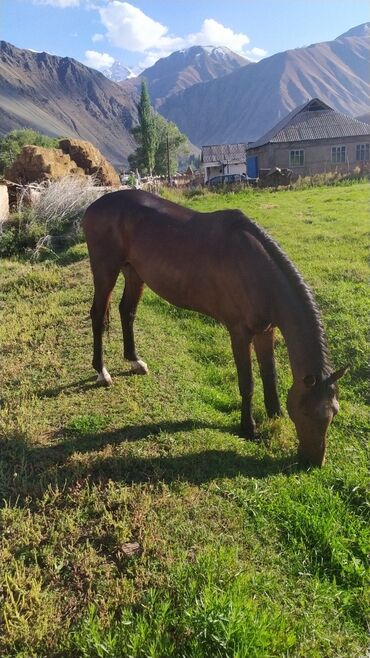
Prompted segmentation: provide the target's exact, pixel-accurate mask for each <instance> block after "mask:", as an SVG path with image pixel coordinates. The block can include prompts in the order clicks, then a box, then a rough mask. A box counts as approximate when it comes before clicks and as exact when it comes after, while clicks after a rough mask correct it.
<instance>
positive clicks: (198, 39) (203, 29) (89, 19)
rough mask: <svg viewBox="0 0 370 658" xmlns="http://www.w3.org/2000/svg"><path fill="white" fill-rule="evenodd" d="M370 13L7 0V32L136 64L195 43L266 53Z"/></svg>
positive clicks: (324, 36)
mask: <svg viewBox="0 0 370 658" xmlns="http://www.w3.org/2000/svg"><path fill="white" fill-rule="evenodd" d="M369 20H370V11H369V3H368V0H136V1H135V0H132V2H123V1H121V0H0V37H1V39H5V41H10V42H11V43H13V44H14V45H16V46H19V47H21V48H30V49H32V50H38V51H42V50H46V51H48V52H50V53H53V54H55V55H61V56H69V57H74V58H76V59H78V60H80V61H82V62H85V63H87V64H89V65H91V66H94V67H95V68H102V67H103V66H104V65H109V64H110V63H112V61H113V60H114V59H118V60H120V61H121V62H122V63H123V64H125V65H126V66H129V67H130V68H133V69H134V70H135V71H137V70H139V69H141V68H143V67H145V66H149V65H151V64H153V63H154V62H155V61H156V59H158V58H159V57H163V56H166V55H168V54H169V53H170V52H172V51H174V50H180V49H182V48H187V47H189V46H191V45H195V44H201V45H215V46H220V45H222V46H228V47H229V48H231V49H232V50H234V51H236V52H239V53H241V54H244V55H245V56H246V57H248V58H249V59H252V60H258V59H261V58H262V57H266V56H269V55H273V54H274V53H276V52H279V51H282V50H287V49H289V48H298V47H301V46H306V45H309V44H311V43H316V42H319V41H329V40H331V39H334V38H335V37H337V36H339V35H340V34H341V33H343V32H346V31H347V30H348V29H349V28H351V27H353V26H355V25H358V24H360V23H365V22H367V21H369Z"/></svg>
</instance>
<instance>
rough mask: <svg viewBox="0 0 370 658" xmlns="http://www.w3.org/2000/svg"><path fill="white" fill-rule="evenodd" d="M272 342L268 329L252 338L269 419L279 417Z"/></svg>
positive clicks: (270, 332) (271, 331) (279, 410)
mask: <svg viewBox="0 0 370 658" xmlns="http://www.w3.org/2000/svg"><path fill="white" fill-rule="evenodd" d="M274 342H275V330H274V329H270V330H269V331H266V332H265V333H262V334H256V335H255V336H254V337H253V343H254V347H255V350H256V355H257V360H258V365H259V369H260V373H261V378H262V383H263V393H264V400H265V407H266V411H267V415H268V416H269V418H273V416H281V408H280V402H279V396H278V392H277V380H276V369H275V359H274Z"/></svg>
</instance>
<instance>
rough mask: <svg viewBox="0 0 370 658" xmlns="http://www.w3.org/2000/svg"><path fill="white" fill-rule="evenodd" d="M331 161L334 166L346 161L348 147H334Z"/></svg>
mask: <svg viewBox="0 0 370 658" xmlns="http://www.w3.org/2000/svg"><path fill="white" fill-rule="evenodd" d="M331 161H332V163H333V164H339V163H340V162H345V161H346V147H345V146H332V147H331Z"/></svg>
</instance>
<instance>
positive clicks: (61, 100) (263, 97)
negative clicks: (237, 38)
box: [0, 24, 370, 164]
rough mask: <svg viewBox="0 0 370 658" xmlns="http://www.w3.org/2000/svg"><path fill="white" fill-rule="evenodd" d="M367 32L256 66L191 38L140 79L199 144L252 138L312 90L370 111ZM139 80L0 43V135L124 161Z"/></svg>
mask: <svg viewBox="0 0 370 658" xmlns="http://www.w3.org/2000/svg"><path fill="white" fill-rule="evenodd" d="M369 34H370V32H369V24H364V25H361V26H357V27H356V28H352V29H351V30H349V31H348V32H346V33H345V34H343V35H341V36H340V37H338V38H337V39H335V40H334V41H330V42H324V43H318V44H313V45H311V46H308V47H305V48H296V49H294V50H288V51H286V52H282V53H278V54H276V55H273V56H272V57H268V58H265V59H263V60H261V61H260V62H258V63H256V64H255V63H253V64H252V63H250V62H248V60H246V59H244V58H242V57H240V56H239V55H236V54H235V53H232V51H230V50H228V49H226V48H215V47H211V46H209V47H200V46H194V47H192V48H189V49H187V50H183V51H178V52H175V53H172V55H170V56H169V57H167V58H163V59H160V60H158V62H156V64H154V66H152V67H150V68H148V69H146V70H145V71H144V72H143V73H142V77H145V79H146V80H147V82H148V87H149V93H150V96H151V99H152V102H153V104H154V106H155V107H156V108H157V109H158V111H160V112H161V114H163V116H164V117H165V118H167V119H169V120H171V121H174V122H175V123H176V124H177V125H178V127H179V128H180V130H181V131H182V132H184V133H185V134H186V135H187V136H188V137H189V139H190V141H191V142H193V143H194V144H196V145H197V146H201V145H203V144H221V143H227V142H229V143H233V142H234V143H236V142H247V141H253V140H255V139H257V138H258V137H260V136H261V135H262V134H263V133H265V132H266V131H267V130H268V129H270V128H271V127H272V126H273V125H275V124H276V123H277V122H278V121H279V120H280V119H282V118H283V117H284V116H285V115H286V114H288V113H289V112H290V111H291V110H292V109H293V108H294V107H296V106H297V105H299V104H301V103H303V102H305V101H306V100H307V99H308V98H310V97H315V96H317V97H319V98H321V99H322V100H323V101H324V102H326V103H327V104H328V105H330V106H331V107H333V108H334V109H336V110H338V111H340V112H344V113H346V114H350V115H352V116H362V115H364V114H365V113H367V112H368V107H369V97H370V84H369V74H368V61H369V55H370V44H369V41H370V37H369ZM140 84H141V78H140V77H139V78H132V79H129V80H125V81H124V82H122V83H120V84H117V83H115V82H113V81H111V80H109V79H107V77H105V76H104V75H103V74H102V73H99V72H98V71H95V70H93V69H90V68H88V67H86V66H84V65H83V64H81V63H79V62H77V61H76V60H73V59H70V58H68V57H56V56H54V55H49V54H48V53H35V52H32V51H29V50H22V49H20V48H16V47H15V46H12V45H11V44H8V43H6V42H4V41H1V42H0V134H4V133H6V132H8V131H9V130H12V129H14V128H22V127H26V126H28V127H31V128H34V129H36V130H39V131H41V132H43V133H46V134H48V135H56V136H65V137H78V138H82V139H85V140H88V141H91V142H92V143H93V144H94V145H95V146H97V147H98V148H99V150H100V151H101V152H102V153H103V154H104V155H105V156H106V157H107V158H108V159H109V160H110V161H111V162H113V163H115V164H122V163H124V162H126V161H127V156H128V155H129V153H130V152H132V151H133V150H134V148H135V143H134V141H133V138H132V135H131V129H132V126H133V125H134V124H135V123H136V121H137V106H136V102H137V100H138V96H139V91H140Z"/></svg>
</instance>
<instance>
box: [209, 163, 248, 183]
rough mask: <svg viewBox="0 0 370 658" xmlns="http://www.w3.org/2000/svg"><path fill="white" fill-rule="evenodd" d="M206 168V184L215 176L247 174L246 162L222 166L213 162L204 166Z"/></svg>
mask: <svg viewBox="0 0 370 658" xmlns="http://www.w3.org/2000/svg"><path fill="white" fill-rule="evenodd" d="M203 167H204V182H205V183H207V182H208V181H209V180H211V179H212V178H215V176H221V175H223V174H245V171H246V169H245V161H244V162H230V163H227V164H225V163H224V164H221V163H220V162H217V163H215V162H212V163H207V162H205V163H204V164H203Z"/></svg>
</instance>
